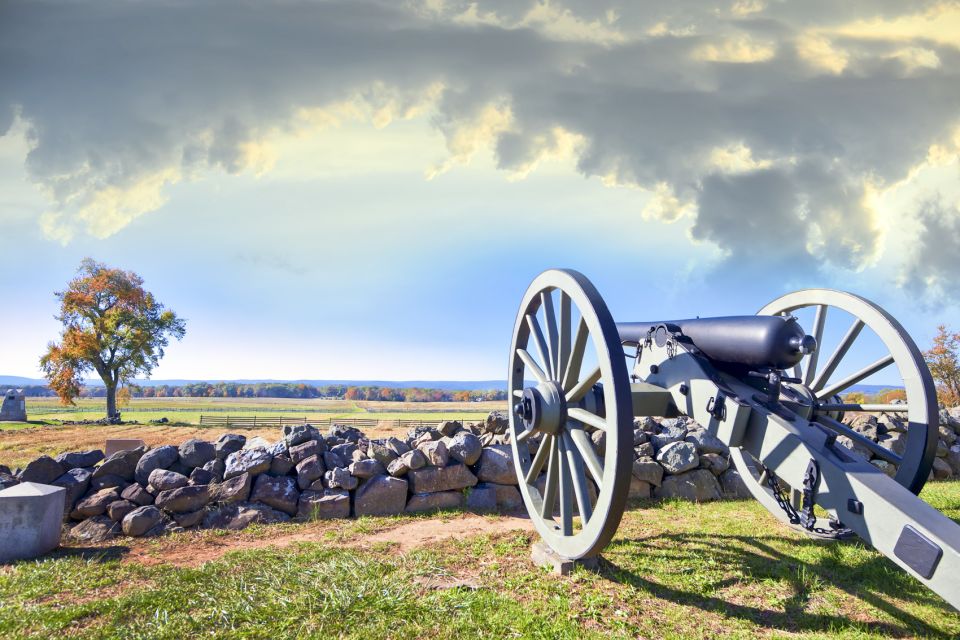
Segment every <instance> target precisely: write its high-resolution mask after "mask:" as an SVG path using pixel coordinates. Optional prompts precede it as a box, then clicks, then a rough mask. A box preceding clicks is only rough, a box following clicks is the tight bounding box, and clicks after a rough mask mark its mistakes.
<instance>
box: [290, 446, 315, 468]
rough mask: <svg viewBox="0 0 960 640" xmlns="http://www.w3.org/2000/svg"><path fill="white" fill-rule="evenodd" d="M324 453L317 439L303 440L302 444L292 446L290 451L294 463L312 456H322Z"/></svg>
mask: <svg viewBox="0 0 960 640" xmlns="http://www.w3.org/2000/svg"><path fill="white" fill-rule="evenodd" d="M322 453H323V452H322V451H321V450H320V443H318V442H317V441H316V440H307V441H306V442H301V443H300V444H297V445H294V446H292V447H290V451H289V455H290V461H291V462H293V464H294V465H297V464H300V463H301V462H302V461H304V460H306V459H307V458H309V457H310V456H320V455H322Z"/></svg>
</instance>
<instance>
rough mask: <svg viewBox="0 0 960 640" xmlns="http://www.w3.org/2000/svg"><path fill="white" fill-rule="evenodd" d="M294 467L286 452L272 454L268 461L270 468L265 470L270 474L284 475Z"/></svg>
mask: <svg viewBox="0 0 960 640" xmlns="http://www.w3.org/2000/svg"><path fill="white" fill-rule="evenodd" d="M295 467H296V465H295V464H293V460H291V459H290V457H289V456H288V455H287V454H286V453H283V454H280V455H274V456H273V460H271V461H270V470H269V471H268V472H267V473H269V474H270V475H272V476H285V475H287V474H288V473H290V472H291V471H293V469H294V468H295Z"/></svg>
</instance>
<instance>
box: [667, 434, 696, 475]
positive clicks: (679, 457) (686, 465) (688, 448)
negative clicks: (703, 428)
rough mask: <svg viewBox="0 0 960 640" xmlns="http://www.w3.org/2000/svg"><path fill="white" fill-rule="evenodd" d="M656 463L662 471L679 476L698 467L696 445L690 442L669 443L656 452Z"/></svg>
mask: <svg viewBox="0 0 960 640" xmlns="http://www.w3.org/2000/svg"><path fill="white" fill-rule="evenodd" d="M657 462H659V463H660V465H661V466H662V467H663V470H664V471H666V472H667V473H671V474H675V475H676V474H680V473H683V472H685V471H689V470H690V469H696V468H697V467H698V466H699V465H700V456H698V455H697V447H696V445H694V444H692V443H690V442H677V441H674V442H670V443H668V444H666V445H664V446H663V448H662V449H660V450H659V451H658V452H657Z"/></svg>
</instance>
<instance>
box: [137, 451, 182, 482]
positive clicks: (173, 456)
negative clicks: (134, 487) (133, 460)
mask: <svg viewBox="0 0 960 640" xmlns="http://www.w3.org/2000/svg"><path fill="white" fill-rule="evenodd" d="M179 457H180V454H179V453H178V452H177V448H176V447H175V446H173V445H172V444H167V445H163V446H162V447H157V448H156V449H150V450H149V451H147V452H146V453H145V454H143V456H142V457H141V458H140V461H139V462H138V463H137V471H136V473H135V474H134V479H135V480H136V481H137V482H138V483H140V484H142V485H144V486H146V485H147V484H148V483H149V482H150V473H151V472H153V470H154V469H169V468H170V466H171V465H172V464H173V463H174V462H176V461H177V459H178V458H179Z"/></svg>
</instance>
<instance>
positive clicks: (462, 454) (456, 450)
mask: <svg viewBox="0 0 960 640" xmlns="http://www.w3.org/2000/svg"><path fill="white" fill-rule="evenodd" d="M455 424H460V423H459V422H457V423H455ZM447 451H448V453H449V454H450V457H451V458H453V459H454V460H456V461H457V462H462V463H463V464H465V465H467V466H468V467H469V466H473V465H474V464H476V463H477V460H479V459H480V454H481V453H482V452H483V446H482V445H481V444H480V438H478V437H477V436H475V435H473V434H472V433H470V432H469V431H460V432H459V433H457V434H456V435H454V436H453V437H452V438H451V439H450V444H448V445H447Z"/></svg>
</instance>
